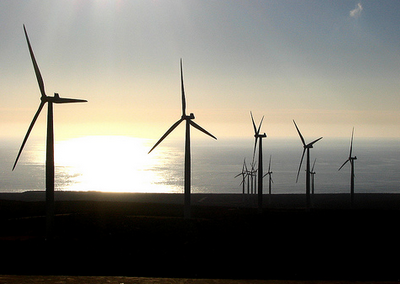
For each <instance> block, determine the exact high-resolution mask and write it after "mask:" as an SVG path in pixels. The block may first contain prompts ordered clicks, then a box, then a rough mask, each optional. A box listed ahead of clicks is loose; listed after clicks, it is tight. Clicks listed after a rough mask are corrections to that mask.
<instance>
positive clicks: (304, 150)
mask: <svg viewBox="0 0 400 284" xmlns="http://www.w3.org/2000/svg"><path fill="white" fill-rule="evenodd" d="M305 153H306V148H304V149H303V154H302V155H301V160H300V165H299V170H298V171H297V178H296V183H297V182H298V181H299V174H300V169H301V165H302V164H303V159H304V154H305Z"/></svg>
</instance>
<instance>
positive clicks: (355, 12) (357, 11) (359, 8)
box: [350, 3, 363, 18]
mask: <svg viewBox="0 0 400 284" xmlns="http://www.w3.org/2000/svg"><path fill="white" fill-rule="evenodd" d="M362 10H363V7H362V5H361V3H358V4H357V7H356V8H355V9H353V10H351V11H350V17H353V18H358V17H360V16H361V11H362Z"/></svg>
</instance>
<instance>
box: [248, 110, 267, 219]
mask: <svg viewBox="0 0 400 284" xmlns="http://www.w3.org/2000/svg"><path fill="white" fill-rule="evenodd" d="M250 115H251V121H252V122H253V127H254V138H255V143H254V151H253V160H254V155H255V153H256V147H257V140H258V141H259V142H258V176H257V177H258V212H259V213H261V212H262V206H263V205H262V203H263V156H262V139H263V138H265V137H267V134H265V133H264V134H260V129H261V125H262V122H263V120H264V116H263V117H262V118H261V121H260V124H259V126H258V128H257V127H256V124H255V122H254V118H253V114H252V113H251V112H250Z"/></svg>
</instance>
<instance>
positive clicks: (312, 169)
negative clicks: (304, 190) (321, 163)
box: [311, 158, 317, 172]
mask: <svg viewBox="0 0 400 284" xmlns="http://www.w3.org/2000/svg"><path fill="white" fill-rule="evenodd" d="M316 161H317V158H315V159H314V163H313V165H312V168H311V171H312V172H313V171H314V166H315V162H316Z"/></svg>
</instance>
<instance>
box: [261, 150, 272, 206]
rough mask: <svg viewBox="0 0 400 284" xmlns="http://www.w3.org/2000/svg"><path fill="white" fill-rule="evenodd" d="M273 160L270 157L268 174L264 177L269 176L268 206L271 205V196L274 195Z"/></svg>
mask: <svg viewBox="0 0 400 284" xmlns="http://www.w3.org/2000/svg"><path fill="white" fill-rule="evenodd" d="M271 158H272V156H271V155H270V156H269V164H268V172H266V173H265V175H264V176H263V178H264V177H266V176H268V204H269V205H271V194H272V183H273V182H274V181H273V180H272V171H271Z"/></svg>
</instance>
